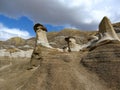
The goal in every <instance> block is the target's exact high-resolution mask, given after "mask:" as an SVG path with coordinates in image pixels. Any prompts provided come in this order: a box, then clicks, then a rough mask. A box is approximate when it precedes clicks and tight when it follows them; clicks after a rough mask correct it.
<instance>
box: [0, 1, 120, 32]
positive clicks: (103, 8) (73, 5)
mask: <svg viewBox="0 0 120 90" xmlns="http://www.w3.org/2000/svg"><path fill="white" fill-rule="evenodd" d="M119 3H120V0H12V1H10V0H1V1H0V13H1V14H5V15H9V16H10V17H13V18H17V17H20V16H22V15H25V16H27V17H29V18H30V19H31V20H33V21H34V22H41V23H47V24H52V25H69V26H71V27H76V28H79V29H83V30H90V29H97V27H98V24H99V22H100V20H101V19H102V18H103V16H108V18H110V19H111V21H112V22H117V21H120V12H119V11H120V7H119Z"/></svg>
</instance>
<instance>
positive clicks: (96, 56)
mask: <svg viewBox="0 0 120 90" xmlns="http://www.w3.org/2000/svg"><path fill="white" fill-rule="evenodd" d="M81 62H82V63H83V64H84V66H85V67H86V68H87V69H89V70H91V71H93V72H96V73H97V74H98V75H99V77H101V78H102V79H104V81H106V82H107V83H108V84H109V86H110V87H111V88H112V89H113V90H119V89H120V42H118V41H105V42H101V43H99V44H98V45H97V46H95V47H93V48H91V49H90V52H88V54H87V55H86V56H85V57H84V58H83V59H82V61H81Z"/></svg>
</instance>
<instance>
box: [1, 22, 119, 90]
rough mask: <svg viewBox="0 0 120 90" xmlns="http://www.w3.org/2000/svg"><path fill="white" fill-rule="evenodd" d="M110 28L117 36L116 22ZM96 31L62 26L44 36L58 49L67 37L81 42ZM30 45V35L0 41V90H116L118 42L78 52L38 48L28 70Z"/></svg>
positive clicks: (33, 43)
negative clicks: (23, 37) (35, 60)
mask: <svg viewBox="0 0 120 90" xmlns="http://www.w3.org/2000/svg"><path fill="white" fill-rule="evenodd" d="M113 27H114V29H115V31H116V33H117V35H118V37H120V35H119V33H120V23H116V24H113ZM96 33H97V31H82V30H72V29H65V30H61V31H60V32H48V33H47V37H48V41H49V43H50V45H51V46H52V47H54V48H61V49H62V48H63V47H65V46H67V43H66V42H65V40H64V38H65V37H67V36H74V37H75V38H76V41H77V43H78V44H85V43H87V42H88V40H89V39H90V37H91V36H92V35H95V34H96ZM34 47H35V38H34V37H33V38H30V39H27V40H25V39H22V38H20V37H14V38H11V39H9V40H7V41H0V90H120V42H118V41H115V40H114V41H108V42H107V43H104V42H101V43H100V44H99V45H98V46H95V47H93V48H91V49H89V50H86V49H85V50H82V51H80V52H59V51H58V50H55V49H49V48H45V47H40V48H39V49H38V52H37V53H41V55H42V56H41V59H40V60H38V61H37V62H38V64H39V65H38V67H35V68H33V69H31V70H28V67H29V62H30V58H31V55H32V53H33V49H34ZM36 59H39V58H37V57H36Z"/></svg>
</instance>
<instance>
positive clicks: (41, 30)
mask: <svg viewBox="0 0 120 90" xmlns="http://www.w3.org/2000/svg"><path fill="white" fill-rule="evenodd" d="M34 31H35V32H36V45H39V44H40V45H42V46H45V47H49V48H52V47H51V46H50V45H49V43H48V39H47V35H46V32H47V29H46V28H45V27H44V26H43V25H41V24H39V23H37V24H35V25H34Z"/></svg>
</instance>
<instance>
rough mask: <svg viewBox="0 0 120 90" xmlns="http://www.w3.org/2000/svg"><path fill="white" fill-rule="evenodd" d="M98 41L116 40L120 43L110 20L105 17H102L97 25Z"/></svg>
mask: <svg viewBox="0 0 120 90" xmlns="http://www.w3.org/2000/svg"><path fill="white" fill-rule="evenodd" d="M98 32H99V41H98V42H101V41H104V40H118V41H120V39H119V37H118V36H117V34H116V32H115V30H114V28H113V26H112V24H111V22H110V20H109V19H108V18H107V17H104V18H103V19H102V21H101V23H100V24H99V31H98Z"/></svg>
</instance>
